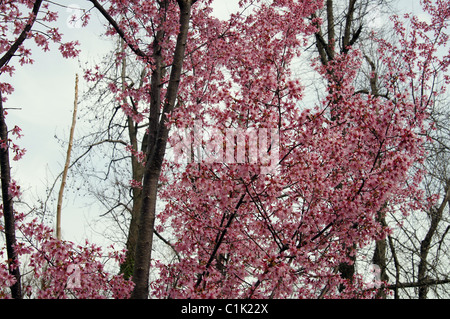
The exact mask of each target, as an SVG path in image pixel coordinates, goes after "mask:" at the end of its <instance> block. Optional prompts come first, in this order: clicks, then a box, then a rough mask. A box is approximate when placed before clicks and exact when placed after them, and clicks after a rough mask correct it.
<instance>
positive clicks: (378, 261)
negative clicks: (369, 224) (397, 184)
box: [372, 211, 388, 299]
mask: <svg viewBox="0 0 450 319" xmlns="http://www.w3.org/2000/svg"><path fill="white" fill-rule="evenodd" d="M377 221H378V222H379V223H380V224H381V225H383V226H386V220H385V216H384V214H383V212H382V211H380V212H378V214H377ZM386 247H387V242H386V239H385V238H383V239H379V240H377V241H376V242H375V250H374V253H373V257H372V262H373V263H374V264H375V265H377V266H378V267H379V268H380V274H379V275H380V278H379V279H380V280H381V281H387V280H388V276H387V273H386ZM383 288H384V287H381V289H379V290H378V292H377V295H376V298H377V299H386V292H385V290H384V289H383Z"/></svg>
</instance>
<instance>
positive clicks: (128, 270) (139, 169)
mask: <svg viewBox="0 0 450 319" xmlns="http://www.w3.org/2000/svg"><path fill="white" fill-rule="evenodd" d="M122 47H124V43H123V40H122ZM126 72H127V63H126V58H125V59H123V61H122V72H121V81H122V90H125V89H126ZM143 76H144V73H143V74H142V77H143ZM141 82H142V78H141ZM124 102H126V101H124ZM127 127H128V137H129V139H130V144H131V147H132V149H133V150H134V151H136V152H137V151H138V150H139V143H138V138H137V134H138V129H137V124H136V123H135V122H134V121H133V119H132V118H131V117H130V116H128V118H127ZM147 139H148V137H147V134H145V135H144V137H143V140H142V143H141V151H142V152H146V150H147V146H146V145H147ZM131 174H132V179H133V180H135V181H138V182H142V179H143V176H144V167H143V165H142V163H140V162H139V161H138V160H137V158H136V156H131ZM132 194H133V195H132V196H133V203H132V205H133V206H132V208H131V220H130V225H129V227H128V235H127V242H126V248H127V253H126V258H125V261H124V262H123V263H122V264H121V265H120V272H121V273H122V274H124V277H125V278H126V279H128V278H130V277H131V276H132V275H133V267H134V255H135V254H136V242H137V238H138V229H139V224H138V221H139V213H140V211H141V207H142V189H141V188H140V187H133V189H132Z"/></svg>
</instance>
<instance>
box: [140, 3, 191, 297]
mask: <svg viewBox="0 0 450 319" xmlns="http://www.w3.org/2000/svg"><path fill="white" fill-rule="evenodd" d="M192 3H193V1H191V0H186V1H181V0H179V1H178V5H179V7H180V32H179V34H178V37H177V43H176V47H175V52H174V56H173V64H172V70H171V74H170V79H169V85H168V88H167V93H166V99H165V103H164V107H163V113H162V115H161V119H160V120H159V122H156V121H155V119H158V117H157V115H158V114H157V112H158V111H159V106H160V103H159V102H160V101H158V100H159V96H160V94H159V91H160V87H161V85H160V82H161V72H162V56H161V50H160V47H159V43H158V40H159V39H158V36H157V37H156V39H155V44H154V48H155V51H154V61H155V63H156V67H155V69H154V72H153V74H152V91H153V90H154V91H153V92H152V103H151V110H150V117H151V118H150V129H149V140H148V152H147V162H146V167H145V173H144V182H143V189H142V191H143V194H142V208H141V212H140V219H139V233H138V240H137V243H136V254H135V261H134V262H135V264H134V272H133V281H134V283H135V288H134V290H133V293H132V296H131V298H133V299H145V298H148V293H149V287H148V286H149V282H148V281H149V272H150V263H151V253H152V246H153V235H154V229H153V228H154V224H155V214H156V201H157V190H158V181H159V177H160V174H161V167H162V163H163V160H164V156H165V152H166V146H167V138H168V135H169V128H168V127H167V126H166V121H167V118H166V114H170V113H171V112H172V110H173V109H174V107H175V101H176V98H177V95H178V88H179V83H180V77H181V71H182V67H183V60H184V53H185V49H186V41H187V35H188V29H189V21H190V15H191V5H192ZM161 36H162V35H161ZM155 124H157V125H155ZM155 133H156V136H155Z"/></svg>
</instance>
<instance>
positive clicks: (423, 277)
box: [417, 180, 450, 299]
mask: <svg viewBox="0 0 450 319" xmlns="http://www.w3.org/2000/svg"><path fill="white" fill-rule="evenodd" d="M449 200H450V180H448V181H447V183H446V189H445V197H444V199H443V200H442V202H441V205H440V206H439V207H438V208H434V207H432V208H431V211H430V219H431V220H430V227H429V228H428V232H427V234H426V235H425V238H424V239H423V240H422V242H421V243H420V261H419V266H418V274H417V281H418V284H419V299H426V298H427V294H428V289H429V285H427V284H426V283H427V282H429V281H430V278H428V275H427V271H428V260H427V259H428V253H429V251H430V248H431V243H432V239H433V236H434V235H435V233H436V231H437V228H438V225H439V223H440V221H441V220H442V215H443V212H444V209H445V207H446V205H447V202H448V201H449Z"/></svg>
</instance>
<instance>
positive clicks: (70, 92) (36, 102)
mask: <svg viewBox="0 0 450 319" xmlns="http://www.w3.org/2000/svg"><path fill="white" fill-rule="evenodd" d="M416 1H417V4H416V3H415V2H416ZM67 2H69V1H67ZM71 3H72V4H73V5H74V6H80V7H84V6H86V1H85V0H72V1H71ZM236 3H237V0H226V1H224V0H216V1H215V12H216V13H217V14H220V16H226V15H228V14H229V13H231V12H234V11H236V9H237V5H236ZM398 3H399V7H401V8H402V9H404V10H407V11H411V10H413V9H416V8H414V7H415V6H416V7H417V6H418V0H401V1H399V2H398ZM72 14H73V12H71V11H70V10H66V9H64V8H62V9H61V10H60V13H59V16H60V20H59V27H60V31H61V32H62V33H63V34H64V36H65V38H64V39H65V40H75V39H78V40H79V41H80V42H81V49H82V53H81V55H80V57H79V58H78V59H71V60H67V59H63V58H62V57H61V55H60V53H59V52H58V50H51V51H50V52H47V53H45V54H43V53H42V52H41V51H40V50H39V49H34V50H33V53H34V54H33V59H34V60H35V63H34V64H33V65H26V66H23V67H20V66H18V67H17V68H16V69H17V71H16V73H15V74H14V77H13V79H9V78H2V79H1V80H2V81H9V82H10V83H12V84H13V86H14V88H15V91H14V93H13V94H12V95H11V96H9V98H8V101H7V104H6V107H7V108H20V109H18V110H13V109H11V110H10V111H9V115H8V117H7V123H8V126H9V127H10V128H12V127H14V125H18V126H19V127H21V128H22V130H23V134H24V137H23V138H22V139H20V140H19V141H18V144H19V145H20V146H21V147H24V148H26V149H27V153H26V155H25V156H24V158H23V159H22V160H20V161H19V162H13V163H12V168H13V178H14V179H16V180H17V181H18V182H19V184H20V185H21V187H22V190H23V192H24V193H26V194H27V197H26V198H27V199H28V200H33V199H36V198H37V196H41V197H42V196H44V192H43V191H44V190H45V188H46V186H49V185H50V184H51V183H53V181H54V178H55V176H56V175H57V174H59V173H60V172H61V170H62V168H63V164H64V161H65V153H66V150H65V149H64V148H62V147H61V146H60V145H59V144H58V142H57V140H56V139H55V137H54V136H55V135H57V136H58V137H61V138H66V139H67V137H68V135H69V133H68V132H69V128H70V123H71V117H72V109H73V100H74V83H75V74H76V73H79V75H80V93H81V92H82V90H83V88H84V82H83V80H82V73H83V72H82V68H81V67H82V66H83V65H85V64H86V63H88V64H92V65H93V64H95V63H96V62H100V60H101V57H102V56H103V54H104V53H106V52H108V51H109V50H110V49H111V43H110V41H109V40H107V39H105V37H99V35H100V34H101V33H102V31H103V28H102V24H103V23H104V21H103V19H101V17H99V16H98V15H97V14H95V13H94V14H93V16H92V19H91V23H90V24H89V26H88V27H86V28H73V27H70V26H69V25H68V24H67V23H66V21H67V19H68V18H69V17H70V16H71V15H72ZM28 45H29V43H28ZM54 49H56V47H54ZM81 107H82V105H81ZM77 125H81V123H77ZM57 186H58V187H59V183H58V184H57ZM56 191H57V189H56ZM30 196H31V197H30ZM91 214H94V215H95V216H93V215H91ZM98 214H99V212H95V211H92V209H88V208H86V207H83V206H82V205H81V204H80V203H77V198H70V197H66V198H65V200H64V208H63V218H62V229H63V237H64V238H65V239H69V240H74V241H77V242H78V241H83V240H84V238H85V237H88V238H92V237H93V236H94V234H93V233H91V232H90V230H89V228H86V225H87V224H88V223H89V220H90V219H91V218H92V217H94V218H96V217H98Z"/></svg>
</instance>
